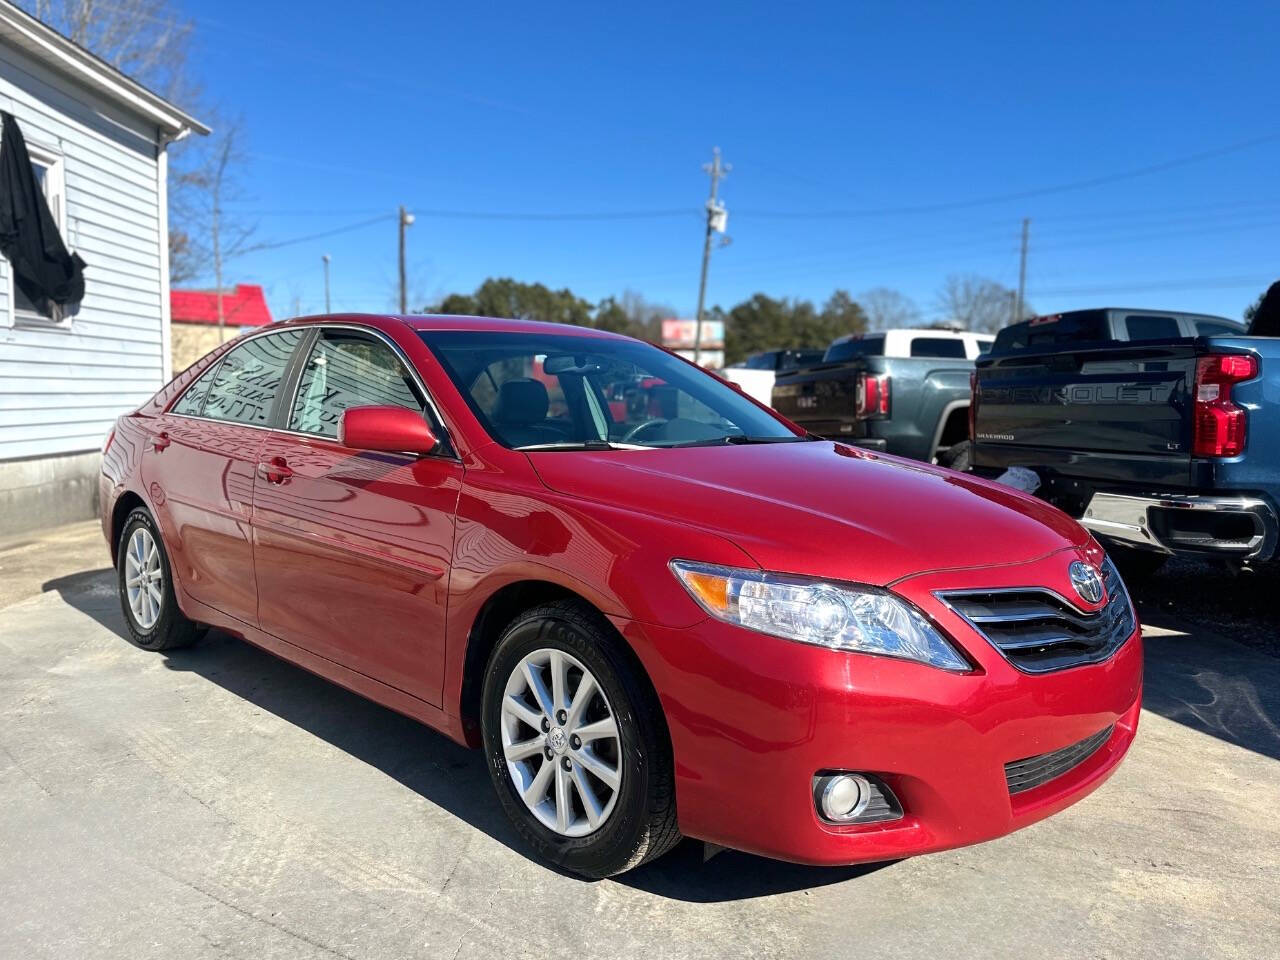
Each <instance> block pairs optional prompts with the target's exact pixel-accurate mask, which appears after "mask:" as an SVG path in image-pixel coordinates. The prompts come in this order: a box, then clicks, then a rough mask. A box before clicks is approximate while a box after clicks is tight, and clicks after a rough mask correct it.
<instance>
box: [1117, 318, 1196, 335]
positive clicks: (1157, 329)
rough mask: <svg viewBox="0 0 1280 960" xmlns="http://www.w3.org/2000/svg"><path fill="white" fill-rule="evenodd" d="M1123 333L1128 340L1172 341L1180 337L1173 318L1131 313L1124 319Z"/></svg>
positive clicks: (1180, 332) (1180, 333)
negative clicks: (1127, 336)
mask: <svg viewBox="0 0 1280 960" xmlns="http://www.w3.org/2000/svg"><path fill="white" fill-rule="evenodd" d="M1124 331H1125V333H1127V334H1128V335H1129V339H1130V340H1174V339H1176V338H1178V337H1180V336H1182V331H1181V330H1179V329H1178V321H1177V320H1175V319H1174V318H1173V317H1156V316H1148V315H1143V314H1136V313H1131V314H1129V315H1128V316H1127V317H1125V318H1124Z"/></svg>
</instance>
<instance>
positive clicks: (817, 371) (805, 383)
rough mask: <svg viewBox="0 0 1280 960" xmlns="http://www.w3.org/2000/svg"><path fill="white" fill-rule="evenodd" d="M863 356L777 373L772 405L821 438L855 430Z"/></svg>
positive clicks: (865, 365)
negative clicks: (855, 413)
mask: <svg viewBox="0 0 1280 960" xmlns="http://www.w3.org/2000/svg"><path fill="white" fill-rule="evenodd" d="M866 369H867V363H866V359H865V358H862V357H859V358H858V359H856V360H852V361H845V362H842V363H828V364H818V365H816V366H813V367H805V368H802V369H800V370H793V371H791V372H789V373H787V374H779V375H778V379H777V380H776V381H774V384H773V408H774V409H775V410H777V411H778V412H779V413H780V414H782V415H783V416H784V417H787V418H788V419H789V420H791V421H793V422H794V423H798V424H800V425H801V426H802V427H804V428H805V429H806V430H811V431H812V432H814V433H816V434H818V435H819V436H822V437H833V436H838V435H840V434H842V433H843V434H850V433H852V432H853V431H854V409H855V407H856V405H857V397H858V378H859V376H860V375H861V374H862V373H863V372H864V371H866Z"/></svg>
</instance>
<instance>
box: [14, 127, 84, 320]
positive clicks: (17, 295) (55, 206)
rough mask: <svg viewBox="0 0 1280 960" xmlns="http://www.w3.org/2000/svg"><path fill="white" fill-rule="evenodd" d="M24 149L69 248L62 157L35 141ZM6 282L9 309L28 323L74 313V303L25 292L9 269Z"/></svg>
mask: <svg viewBox="0 0 1280 960" xmlns="http://www.w3.org/2000/svg"><path fill="white" fill-rule="evenodd" d="M27 151H28V153H29V154H30V157H31V172H32V173H33V174H35V178H36V183H37V184H39V186H40V190H41V191H42V192H43V193H44V198H45V201H46V202H47V203H48V204H49V213H50V215H51V216H52V217H53V224H54V226H55V227H57V228H58V232H59V233H60V234H62V239H63V242H64V243H66V244H67V247H68V249H70V247H71V241H70V238H69V237H68V236H67V224H66V219H67V218H66V206H67V204H66V177H65V169H64V164H63V159H62V156H61V155H60V154H59V153H56V152H54V151H53V150H51V149H49V148H47V147H43V146H40V145H39V144H36V143H28V144H27ZM9 284H10V290H11V291H12V292H11V294H10V301H9V302H10V309H11V310H12V311H13V316H14V317H15V318H20V319H22V320H23V321H25V322H28V323H30V322H31V321H40V322H43V323H45V324H48V323H49V322H50V321H52V322H53V323H54V324H58V325H60V326H63V325H66V323H67V322H68V321H69V319H70V317H69V316H68V315H66V314H64V311H66V310H68V309H69V310H70V312H71V313H74V312H75V306H74V304H69V305H68V307H63V306H61V305H59V304H56V303H53V302H52V301H50V300H47V299H46V298H45V297H44V296H43V295H41V294H40V293H38V292H36V291H34V290H33V291H31V293H30V294H28V292H27V291H26V290H24V289H23V284H22V282H21V281H20V280H19V279H18V278H17V277H16V276H14V272H13V271H12V270H10V271H9ZM33 298H34V299H33Z"/></svg>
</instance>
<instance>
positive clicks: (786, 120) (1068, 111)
mask: <svg viewBox="0 0 1280 960" xmlns="http://www.w3.org/2000/svg"><path fill="white" fill-rule="evenodd" d="M185 9H186V10H187V12H188V13H189V15H190V16H191V17H192V18H193V19H194V20H195V22H196V25H197V40H196V48H197V49H196V56H195V63H194V67H195V70H196V72H197V74H198V76H199V77H200V78H201V79H202V80H203V82H204V85H205V87H206V89H207V91H208V94H209V95H210V97H211V98H212V99H215V100H216V101H218V102H219V103H220V104H221V105H222V106H223V107H224V108H225V109H227V110H229V111H231V112H237V111H238V112H240V113H241V114H243V117H244V122H245V142H244V147H245V150H246V151H247V154H248V162H247V168H246V170H245V174H246V187H247V189H246V195H245V197H244V198H243V199H242V200H241V201H240V202H239V204H238V205H237V206H238V208H239V211H238V212H239V213H240V215H242V216H245V217H249V218H251V219H253V220H255V221H256V222H257V223H258V230H257V239H258V240H259V241H261V242H264V243H265V242H275V241H286V240H291V239H294V238H297V237H303V236H307V235H310V234H313V233H320V232H324V231H328V230H337V229H340V228H345V227H348V226H350V225H352V224H356V223H360V222H362V221H367V220H369V219H370V218H374V217H378V216H380V215H383V216H385V219H384V220H381V221H379V222H377V223H373V224H371V225H366V226H362V227H359V228H357V229H352V230H349V231H346V232H342V233H338V234H336V235H333V236H331V237H328V238H324V239H318V240H314V241H307V242H302V243H296V244H291V245H288V246H283V247H280V248H278V249H275V250H269V251H261V252H259V253H256V254H254V255H252V256H248V257H245V258H243V259H241V260H239V261H237V262H235V263H233V264H232V265H231V266H230V268H229V269H228V272H227V280H228V281H229V282H232V281H235V280H239V281H242V282H245V281H248V282H259V283H262V284H264V285H265V286H266V288H267V291H268V296H269V300H270V303H271V306H272V309H273V311H274V312H275V313H276V315H277V316H283V315H288V314H290V313H292V311H293V307H294V304H295V301H296V302H297V303H298V305H299V306H300V308H301V310H302V311H303V312H313V311H318V310H320V309H322V308H323V287H322V273H321V262H320V257H321V254H323V253H329V254H331V255H332V257H333V298H334V307H335V309H343V310H348V309H350V310H385V309H388V308H389V307H390V306H391V305H392V304H393V302H394V291H395V278H396V265H395V255H396V230H395V219H394V211H395V208H396V206H397V205H398V204H400V203H404V204H406V205H407V206H408V207H409V209H410V210H411V211H413V212H414V213H415V215H416V216H417V223H416V224H415V225H414V226H412V227H411V228H410V231H409V258H408V259H409V274H410V288H411V291H412V299H413V300H414V302H415V303H421V302H423V301H429V300H432V299H435V298H437V297H439V296H440V295H442V294H444V293H447V292H451V291H455V290H456V291H470V290H471V289H473V288H474V287H475V286H476V285H477V284H478V283H479V282H480V281H481V280H483V279H484V278H485V277H486V276H490V275H508V276H513V277H515V278H517V279H520V280H526V281H541V282H544V283H546V284H548V285H551V286H555V287H560V286H568V287H570V288H571V289H572V290H573V291H574V292H576V293H578V294H580V295H582V296H585V297H587V298H589V299H591V300H598V299H600V298H602V297H605V296H608V295H610V294H618V293H621V292H622V291H623V290H625V289H632V290H636V291H638V292H640V293H642V294H644V295H645V296H646V297H648V298H650V299H651V300H656V301H660V302H663V303H667V304H670V305H671V306H672V307H673V308H675V310H676V311H677V312H679V313H682V314H690V313H691V312H692V310H693V307H694V304H695V301H696V297H697V283H698V266H699V257H700V253H701V243H702V226H701V214H700V207H701V205H702V203H703V201H704V200H705V196H706V190H707V180H706V177H705V175H704V174H703V173H702V170H701V164H702V163H704V162H706V161H707V160H709V159H710V153H711V148H712V147H713V146H716V145H718V146H719V147H721V149H722V150H723V153H724V156H725V158H726V159H727V160H728V161H729V162H730V163H731V164H732V165H733V170H732V173H731V174H730V175H729V177H728V178H727V179H726V180H725V181H724V183H723V185H722V194H721V195H722V198H723V199H724V201H725V203H726V204H727V206H728V208H729V214H730V219H729V234H730V235H731V237H732V241H733V242H732V244H731V245H730V246H728V247H726V248H724V249H720V250H717V251H716V253H715V254H714V257H713V264H712V270H711V276H710V283H709V290H708V301H709V303H718V304H721V305H724V306H726V307H727V306H730V305H732V304H733V303H735V302H737V301H738V300H740V299H742V298H744V297H746V296H748V295H750V294H751V293H753V292H755V291H757V290H761V291H764V292H766V293H768V294H770V295H773V296H800V297H807V298H811V299H815V300H821V299H823V298H825V297H826V296H827V295H828V294H829V293H830V292H831V290H832V289H833V288H836V287H842V288H846V289H848V290H850V291H852V292H853V293H855V294H857V293H858V292H860V291H863V290H866V289H868V288H871V287H878V286H887V287H892V288H896V289H898V290H900V291H902V292H903V293H905V294H906V295H908V296H910V297H911V298H912V299H914V300H915V301H916V302H917V303H918V304H919V305H920V307H921V308H922V309H923V311H924V313H925V316H926V317H928V316H930V315H931V314H932V313H933V312H934V311H935V309H936V294H937V290H938V287H939V285H940V283H941V282H942V280H943V278H944V277H946V276H947V275H948V274H951V273H977V274H982V275H985V276H989V277H991V278H993V279H995V280H998V281H1000V282H1002V283H1004V284H1006V285H1009V286H1013V285H1015V284H1016V281H1017V269H1018V259H1017V247H1018V233H1019V229H1020V222H1021V219H1022V218H1023V217H1030V218H1031V221H1032V223H1031V256H1030V260H1029V267H1028V300H1029V301H1030V302H1031V303H1032V304H1033V305H1034V306H1035V307H1036V308H1037V309H1039V310H1041V311H1046V312H1047V311H1057V310H1061V309H1068V308H1072V307H1080V306H1096V305H1102V304H1107V303H1117V304H1125V305H1143V306H1152V307H1165V308H1185V309H1193V310H1204V311H1209V312H1213V313H1221V314H1226V315H1230V316H1239V314H1240V312H1241V310H1242V309H1243V307H1244V306H1245V304H1247V303H1248V302H1250V301H1251V300H1252V299H1253V298H1254V297H1255V296H1256V295H1257V293H1258V291H1259V290H1261V289H1262V288H1263V287H1264V286H1265V285H1266V284H1267V283H1269V282H1270V281H1271V280H1274V279H1275V278H1276V277H1278V276H1280V256H1278V255H1277V254H1278V253H1280V177H1278V176H1277V172H1278V171H1280V63H1277V60H1276V56H1275V50H1276V38H1277V36H1280V6H1277V5H1276V4H1275V3H1272V2H1265V3H1264V2H1257V3H1233V4H1217V5H1208V4H1180V3H1164V4H1149V5H1147V4H1143V5H1137V4H1118V3H1097V4H1083V3H1080V4H1053V5H1049V4H1027V3H1007V4H1006V3H1002V4H988V5H985V6H982V5H973V6H970V5H960V4H939V5H923V4H921V5H916V4H909V3H908V4H851V3H832V4H810V5H807V6H801V5H785V6H784V5H782V4H767V5H766V4H753V3H746V2H737V3H729V4H717V3H702V4H690V3H684V4H679V5H665V4H660V3H647V4H638V5H625V6H624V5H621V4H618V5H611V4H580V5H579V4H528V3H522V4H510V5H487V4H486V5H482V4H424V3H397V4H392V3H385V4H384V3H366V4H363V5H352V4H350V3H336V2H328V0H321V2H316V3H308V4H306V5H302V4H263V3H253V4H251V3H245V2H242V0H220V2H218V3H213V2H208V0H199V2H197V0H189V2H188V3H187V5H186V7H185ZM1192 158H1198V159H1192ZM1153 168H1154V169H1153ZM1143 170H1146V171H1150V172H1147V173H1143V174H1141V175H1134V176H1126V174H1129V173H1131V172H1134V171H1143ZM1094 180H1100V181H1102V182H1100V183H1097V184H1094V185H1090V186H1086V187H1080V188H1076V187H1074V186H1073V185H1077V184H1080V183H1081V182H1086V181H1094ZM1011 195H1018V196H1019V198H1018V199H1003V198H1009V197H1011ZM441 211H454V212H459V213H464V214H468V215H469V216H467V217H456V216H448V217H446V216H441V215H439V212H441ZM631 213H638V214H643V215H644V216H641V217H634V218H614V219H597V220H575V219H531V220H529V219H526V220H508V219H484V218H477V217H475V216H474V215H476V214H502V215H513V214H516V215H521V214H554V215H562V214H592V215H598V214H631Z"/></svg>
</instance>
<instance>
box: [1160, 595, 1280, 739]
mask: <svg viewBox="0 0 1280 960" xmlns="http://www.w3.org/2000/svg"><path fill="white" fill-rule="evenodd" d="M1139 616H1141V618H1142V621H1143V623H1144V624H1145V625H1147V626H1151V627H1160V628H1162V629H1163V630H1168V631H1173V632H1172V633H1170V634H1163V633H1162V634H1160V635H1155V636H1147V637H1145V638H1144V641H1143V642H1144V646H1145V655H1146V664H1145V670H1144V678H1143V679H1144V689H1143V698H1142V705H1143V706H1144V707H1145V708H1146V709H1148V710H1151V711H1153V712H1155V713H1158V714H1160V715H1161V716H1163V717H1167V718H1168V719H1170V720H1175V721H1177V722H1178V723H1181V724H1184V725H1185V726H1188V727H1191V728H1192V729H1194V730H1199V731H1200V732H1202V733H1207V734H1209V735H1211V736H1214V737H1217V738H1218V739H1220V740H1223V741H1226V742H1227V743H1231V744H1234V745H1236V746H1238V747H1244V748H1245V749H1247V750H1252V751H1254V752H1255V753H1260V754H1263V755H1265V756H1268V757H1271V758H1273V759H1278V760H1280V659H1277V658H1276V657H1273V656H1269V655H1267V654H1265V653H1259V652H1258V651H1256V650H1252V649H1250V648H1248V647H1245V646H1242V645H1240V644H1237V643H1233V642H1231V641H1230V640H1225V639H1220V638H1218V637H1217V636H1214V635H1213V634H1211V633H1208V632H1207V631H1203V630H1199V629H1196V631H1195V634H1192V633H1190V632H1187V631H1188V630H1189V629H1190V628H1188V626H1187V624H1186V622H1185V621H1183V620H1180V619H1179V618H1177V617H1176V616H1174V615H1172V614H1171V613H1169V612H1167V611H1164V610H1162V609H1161V608H1160V607H1158V606H1156V605H1148V604H1143V605H1140V607H1139Z"/></svg>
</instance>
